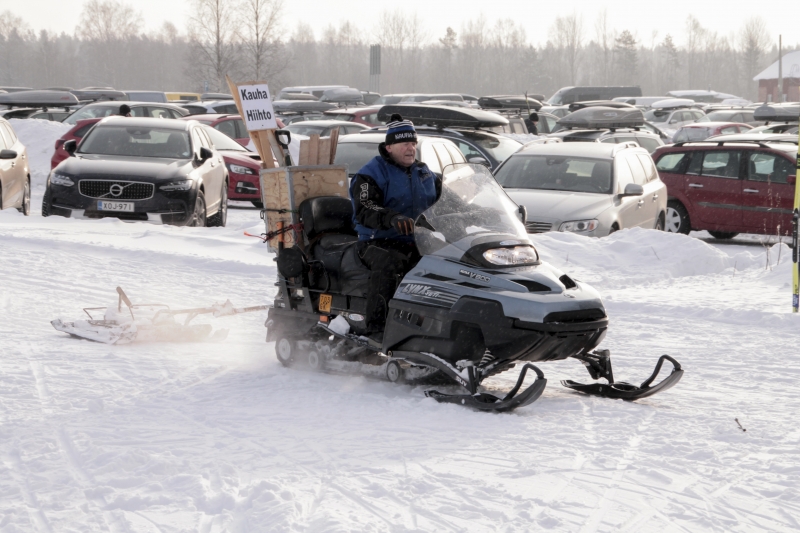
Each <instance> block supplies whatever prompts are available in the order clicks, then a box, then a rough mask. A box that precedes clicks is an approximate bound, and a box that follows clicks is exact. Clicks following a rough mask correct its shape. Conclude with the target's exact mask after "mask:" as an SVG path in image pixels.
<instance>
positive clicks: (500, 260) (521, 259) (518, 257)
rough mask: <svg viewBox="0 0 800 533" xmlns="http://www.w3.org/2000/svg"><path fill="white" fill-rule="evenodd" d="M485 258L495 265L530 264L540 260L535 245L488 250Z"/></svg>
mask: <svg viewBox="0 0 800 533" xmlns="http://www.w3.org/2000/svg"><path fill="white" fill-rule="evenodd" d="M483 258H484V259H486V260H487V261H489V262H490V263H492V264H495V265H529V264H531V263H536V262H537V261H538V260H539V254H538V253H536V248H534V247H533V246H515V247H513V248H492V249H491V250H486V251H485V252H483Z"/></svg>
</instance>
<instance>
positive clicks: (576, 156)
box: [495, 142, 667, 237]
mask: <svg viewBox="0 0 800 533" xmlns="http://www.w3.org/2000/svg"><path fill="white" fill-rule="evenodd" d="M495 178H496V179H497V181H498V183H500V185H502V186H503V188H505V190H506V192H507V193H508V195H509V196H510V197H511V198H512V199H513V200H514V201H515V202H517V203H518V204H520V205H522V206H525V208H526V209H527V211H528V219H527V223H526V227H527V229H528V233H543V232H546V231H571V232H574V233H578V234H580V235H587V236H596V237H602V236H605V235H608V234H609V233H613V232H614V231H617V230H620V229H624V228H632V227H636V226H638V227H642V228H651V229H652V228H655V229H658V230H663V229H664V220H665V216H666V210H667V187H666V186H665V185H664V183H663V182H662V181H661V180H660V179H659V177H658V172H657V171H656V167H655V165H654V164H653V159H652V158H651V157H650V154H649V153H648V152H647V150H645V149H644V148H641V147H640V146H639V145H638V144H636V143H634V142H626V143H623V144H604V143H554V144H534V145H528V146H526V147H524V148H523V149H521V150H520V151H519V152H517V153H515V154H514V155H512V156H511V157H509V158H508V159H506V161H505V162H504V163H503V164H502V165H501V166H500V167H499V168H498V169H497V171H496V172H495Z"/></svg>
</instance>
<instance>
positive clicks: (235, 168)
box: [228, 165, 256, 176]
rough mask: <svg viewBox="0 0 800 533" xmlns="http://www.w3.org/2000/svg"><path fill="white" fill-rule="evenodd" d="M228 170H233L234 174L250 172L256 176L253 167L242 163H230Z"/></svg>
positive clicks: (249, 173)
mask: <svg viewBox="0 0 800 533" xmlns="http://www.w3.org/2000/svg"><path fill="white" fill-rule="evenodd" d="M228 170H230V171H231V172H233V173H234V174H248V175H251V176H255V174H256V171H255V170H253V169H252V168H249V167H245V166H242V165H228Z"/></svg>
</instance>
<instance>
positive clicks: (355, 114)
mask: <svg viewBox="0 0 800 533" xmlns="http://www.w3.org/2000/svg"><path fill="white" fill-rule="evenodd" d="M381 107H383V106H379V105H374V106H367V107H343V108H337V109H331V110H328V111H325V113H323V114H324V115H325V118H329V119H331V120H344V121H347V122H355V123H356V124H363V125H365V126H369V127H371V128H373V127H375V126H383V122H381V121H380V120H378V111H380V109H381Z"/></svg>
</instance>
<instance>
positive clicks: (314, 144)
mask: <svg viewBox="0 0 800 533" xmlns="http://www.w3.org/2000/svg"><path fill="white" fill-rule="evenodd" d="M318 160H319V135H318V134H316V133H314V134H312V135H311V136H310V137H309V138H308V162H309V163H311V164H312V165H316V164H317V161H318Z"/></svg>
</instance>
